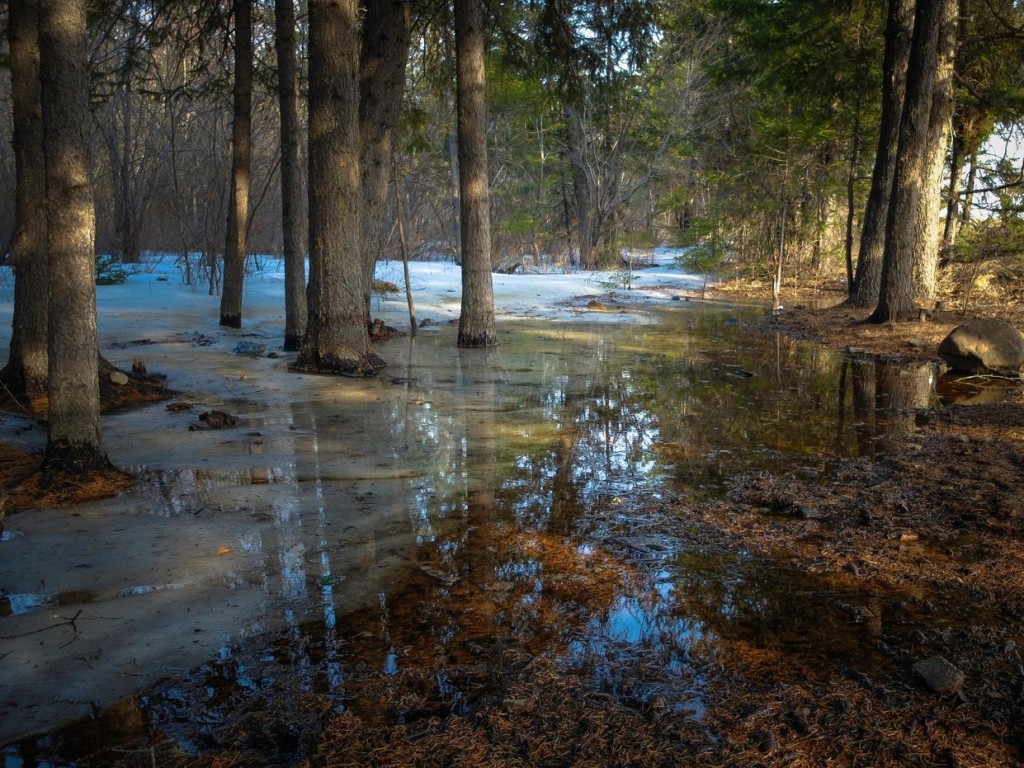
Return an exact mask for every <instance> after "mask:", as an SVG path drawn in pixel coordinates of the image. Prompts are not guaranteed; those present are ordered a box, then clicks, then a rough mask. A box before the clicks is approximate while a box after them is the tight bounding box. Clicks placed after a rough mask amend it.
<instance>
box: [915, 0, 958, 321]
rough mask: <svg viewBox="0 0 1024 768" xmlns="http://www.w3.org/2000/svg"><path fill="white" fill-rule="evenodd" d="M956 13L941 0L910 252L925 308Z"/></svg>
mask: <svg viewBox="0 0 1024 768" xmlns="http://www.w3.org/2000/svg"><path fill="white" fill-rule="evenodd" d="M958 14H959V0H951V1H950V2H945V3H944V5H943V7H942V18H941V19H940V21H939V24H940V26H939V34H938V39H937V40H936V46H937V48H936V62H935V86H934V89H933V91H932V105H931V112H930V114H929V117H928V144H927V150H926V151H927V153H928V157H927V158H926V160H925V169H926V173H927V178H926V180H925V186H924V189H923V190H922V192H921V206H920V208H919V209H918V216H919V217H920V222H919V224H918V227H919V229H920V232H921V235H920V242H919V244H918V246H917V248H916V250H915V252H914V253H915V260H914V296H915V298H916V299H917V300H918V301H920V302H922V303H923V304H925V305H926V306H928V307H931V306H932V305H933V304H934V303H935V270H936V267H937V266H938V262H939V246H940V242H941V237H940V223H941V220H940V217H939V214H940V212H941V210H942V179H943V174H944V172H945V170H946V149H947V147H948V146H949V136H950V127H951V124H952V119H953V90H954V85H953V81H954V64H955V60H956V48H957V40H958V37H959V36H958V31H959V23H958V18H957V17H958Z"/></svg>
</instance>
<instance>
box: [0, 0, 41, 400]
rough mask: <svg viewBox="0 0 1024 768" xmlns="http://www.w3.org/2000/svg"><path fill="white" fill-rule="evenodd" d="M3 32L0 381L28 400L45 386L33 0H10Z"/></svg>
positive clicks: (36, 25)
mask: <svg viewBox="0 0 1024 768" xmlns="http://www.w3.org/2000/svg"><path fill="white" fill-rule="evenodd" d="M8 7H9V8H10V21H9V26H8V34H9V39H10V55H11V91H12V93H11V96H12V101H13V112H14V158H15V168H16V170H15V174H16V182H15V185H16V187H15V233H14V319H13V326H12V329H11V348H10V357H9V358H8V360H7V365H6V366H5V367H4V369H3V371H0V381H2V382H3V384H4V386H5V387H7V389H8V390H10V392H11V394H13V395H14V396H15V397H17V398H24V399H26V400H28V401H32V400H35V399H37V398H40V397H42V396H43V395H44V394H45V391H46V377H47V348H46V345H47V341H46V328H47V326H46V315H47V296H46V289H47V285H46V216H41V215H40V211H42V210H43V209H44V208H45V205H46V166H45V160H44V156H43V106H42V101H41V99H40V80H39V3H38V0H25V2H16V3H10V5H9V6H8Z"/></svg>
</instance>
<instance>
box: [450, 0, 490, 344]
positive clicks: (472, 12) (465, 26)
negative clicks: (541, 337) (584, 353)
mask: <svg viewBox="0 0 1024 768" xmlns="http://www.w3.org/2000/svg"><path fill="white" fill-rule="evenodd" d="M455 59H456V62H457V64H458V76H457V78H456V92H457V98H458V127H459V200H460V211H461V221H462V229H461V231H462V315H461V317H460V318H459V339H458V345H459V346H460V347H489V346H493V345H494V344H497V342H498V334H497V331H496V330H495V327H494V287H493V284H492V282H491V215H490V194H489V189H488V186H489V180H488V177H487V135H486V120H487V115H486V108H485V91H486V83H485V80H486V74H485V71H484V34H483V11H482V8H481V5H480V0H455Z"/></svg>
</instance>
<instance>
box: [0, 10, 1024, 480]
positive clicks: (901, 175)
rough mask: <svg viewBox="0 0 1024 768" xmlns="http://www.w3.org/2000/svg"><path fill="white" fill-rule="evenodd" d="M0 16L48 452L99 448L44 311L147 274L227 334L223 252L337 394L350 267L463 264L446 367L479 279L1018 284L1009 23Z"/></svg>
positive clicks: (356, 346)
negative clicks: (118, 274) (259, 268)
mask: <svg viewBox="0 0 1024 768" xmlns="http://www.w3.org/2000/svg"><path fill="white" fill-rule="evenodd" d="M2 22H3V25H4V27H5V28H6V30H7V34H6V35H5V36H4V37H5V40H7V42H8V45H7V47H6V49H5V51H4V63H5V65H6V69H7V70H8V72H9V73H10V78H5V79H4V83H3V89H4V90H3V94H2V98H3V103H4V107H5V108H4V109H3V110H2V113H0V122H2V126H0V130H2V132H3V140H2V141H0V164H2V166H3V168H4V171H5V178H7V179H9V180H13V179H15V178H17V182H18V183H17V195H14V194H8V195H5V196H4V197H3V198H2V199H0V243H2V244H3V245H4V246H5V248H4V251H5V253H4V258H5V259H6V260H7V261H8V262H9V263H10V264H12V265H13V266H14V268H15V269H14V272H15V274H16V276H17V283H18V287H17V299H16V311H15V328H14V338H13V340H12V352H11V356H10V360H9V362H8V364H7V368H6V369H5V370H4V376H5V382H6V385H7V386H8V387H9V388H11V389H13V390H14V391H16V392H21V393H24V392H31V391H32V390H33V389H34V390H37V391H44V390H45V391H46V392H47V393H48V395H49V407H50V409H51V419H50V430H51V442H52V443H54V444H56V443H60V444H63V445H65V447H66V448H67V447H68V446H71V447H73V448H74V446H78V447H79V448H80V447H81V445H82V444H92V443H93V442H95V443H96V444H97V445H98V427H97V426H96V423H95V420H89V423H88V424H86V425H84V426H83V422H82V414H83V413H92V412H94V411H95V410H96V409H95V408H94V407H93V406H92V405H90V404H89V403H91V402H93V401H94V400H95V397H96V394H95V392H91V393H90V392H87V390H89V389H90V387H88V386H85V384H84V382H85V381H86V380H88V379H91V378H93V377H94V373H95V362H94V361H93V362H89V360H88V358H90V357H91V358H95V357H96V355H95V354H90V353H88V352H86V353H83V352H82V350H89V349H93V350H94V349H95V344H94V342H93V341H91V339H94V337H95V327H94V325H95V324H94V323H93V324H92V329H91V330H89V329H86V330H85V331H82V332H81V334H78V335H74V337H72V335H70V334H68V331H67V329H68V328H69V327H72V326H74V327H76V328H78V327H79V326H81V325H82V323H80V322H79V321H78V320H77V319H76V322H75V323H69V322H62V320H61V317H62V316H63V317H64V318H67V317H75V318H81V317H83V316H85V315H88V314H89V313H92V314H94V312H95V309H94V306H95V305H94V297H91V296H89V295H88V293H89V291H88V290H86V289H85V288H83V286H91V284H92V282H93V275H91V274H90V272H95V270H96V268H97V265H99V268H100V269H101V270H104V269H106V270H109V269H110V267H111V265H112V264H116V263H117V262H123V263H132V262H138V261H139V260H140V259H142V257H143V254H144V253H145V252H149V251H156V252H162V253H173V254H176V255H177V258H178V259H179V260H180V265H181V269H182V273H183V275H184V277H185V279H186V280H187V281H189V282H192V283H194V284H196V285H197V286H202V287H204V288H205V289H207V290H209V291H210V292H211V293H213V294H220V295H221V297H222V299H221V323H222V324H223V325H228V326H234V327H238V326H239V325H240V324H241V323H242V322H243V320H244V307H243V306H242V290H241V286H242V284H243V281H244V276H245V273H246V270H247V269H250V268H252V265H253V262H252V261H251V260H250V259H251V257H252V256H253V255H254V254H269V253H272V254H283V255H284V257H285V259H286V260H287V261H288V263H289V264H290V265H292V267H291V269H290V271H289V275H290V278H289V281H288V284H287V285H286V299H285V301H286V306H287V327H286V331H285V339H284V346H285V348H286V349H291V350H296V351H298V352H299V356H298V359H297V361H296V363H295V367H296V368H298V369H301V370H314V371H328V372H330V371H334V372H342V373H356V374H360V375H372V374H373V373H374V372H375V371H376V370H378V369H379V368H380V366H381V364H382V362H381V361H380V359H379V358H378V357H377V356H376V355H375V354H374V353H373V351H372V348H371V346H370V342H369V336H368V332H367V327H368V320H369V318H368V297H369V294H370V289H371V285H372V275H373V265H374V263H375V261H377V260H378V259H381V258H397V257H398V256H399V255H400V254H401V253H403V252H406V253H409V254H412V255H413V256H416V255H420V256H424V257H426V256H429V257H432V258H437V257H439V256H441V257H448V258H453V259H455V260H457V261H459V263H460V264H461V265H462V269H463V291H464V293H463V318H462V325H461V326H460V333H459V344H460V345H463V346H487V345H489V344H492V343H494V340H495V333H494V328H493V323H494V320H493V309H491V308H489V305H490V301H491V300H490V273H491V272H492V271H494V270H498V271H511V270H516V269H526V268H530V267H532V266H540V265H545V266H551V265H555V266H560V267H564V268H583V269H595V268H616V267H618V266H620V265H621V261H622V254H623V253H624V250H625V249H632V248H646V247H651V246H655V245H661V244H669V245H674V246H690V247H692V249H691V250H690V251H689V254H690V257H691V259H692V266H693V267H695V268H697V269H701V270H705V271H717V272H727V271H737V272H738V271H743V272H745V273H748V274H753V275H755V276H758V277H760V278H762V279H764V280H766V282H767V283H769V284H771V286H772V290H773V298H774V299H775V300H776V301H778V296H779V292H780V289H781V286H782V284H783V281H784V280H791V279H796V280H798V281H801V282H803V283H805V284H811V283H814V282H815V281H818V280H823V279H825V278H826V277H827V276H833V275H835V273H836V272H837V270H841V271H845V273H846V276H847V287H848V292H849V300H850V302H851V303H852V304H854V305H856V306H860V307H863V308H865V309H866V310H869V311H870V310H873V314H872V315H871V317H872V318H873V319H875V320H877V321H892V320H899V319H908V318H910V317H915V316H916V314H917V312H918V309H919V307H921V306H925V307H928V306H930V304H931V303H933V302H934V300H935V297H936V292H937V286H938V285H939V284H941V282H942V281H943V280H945V279H947V278H948V276H949V275H950V274H952V270H951V267H952V266H954V265H970V268H969V269H968V270H967V272H968V273H969V274H972V273H973V272H974V271H977V270H978V269H981V268H982V267H983V266H984V268H985V269H986V270H988V271H990V272H999V273H1000V274H1002V275H1009V276H1011V278H1012V277H1013V276H1014V275H1015V274H1016V269H1017V262H1018V260H1019V252H1020V249H1021V247H1022V246H1021V243H1022V238H1024V225H1022V221H1021V214H1022V210H1024V209H1022V196H1021V192H1022V189H1024V187H1022V170H1024V169H1022V167H1021V160H1020V157H1019V154H1020V153H1019V152H1017V151H1016V150H1017V148H1018V147H1019V145H1020V139H1021V129H1022V119H1024V115H1022V110H1024V90H1022V89H1021V83H1022V82H1024V44H1022V38H1024V7H1022V5H1021V3H1019V2H1016V1H1015V0H888V2H881V0H829V1H828V2H820V1H819V0H813V1H812V0H784V1H782V2H780V1H778V0H612V1H611V2H605V3H589V2H573V0H539V1H538V2H534V1H533V0H530V1H529V2H524V3H511V4H496V3H487V2H483V0H456V2H454V4H453V5H448V4H446V3H436V2H432V0H426V1H425V2H420V1H419V0H364V2H363V3H362V4H361V5H360V4H358V3H356V2H355V0H342V1H340V2H339V1H334V0H332V1H330V2H328V1H327V0H309V1H308V2H299V3H294V2H292V0H276V2H273V3H271V2H269V0H233V2H228V1H227V0H215V1H213V2H210V1H209V0H208V1H206V2H192V1H191V0H113V1H110V2H90V3H88V4H86V3H85V2H84V0H76V2H55V0H31V1H26V2H11V3H9V4H7V7H6V13H5V15H4V17H3V19H2ZM68 137H70V139H71V141H70V143H69V142H68V141H65V139H67V138H68ZM44 147H45V149H46V151H43V149H44ZM62 153H64V154H62ZM61 163H63V166H61ZM7 188H8V189H9V190H11V191H12V192H13V185H12V184H11V183H9V184H8V187H7ZM44 200H48V201H49V207H48V208H45V205H44ZM44 208H45V209H46V210H47V211H48V215H47V216H45V217H43V216H40V215H39V211H41V210H44ZM93 212H94V214H93ZM93 215H94V218H92V217H93ZM40 227H41V228H40ZM93 227H94V228H95V236H94V238H93V233H92V229H93ZM76 238H77V239H76ZM90 241H94V247H90V246H89V242H90ZM47 254H48V256H47ZM307 254H308V257H309V274H308V277H307V275H306V273H305V271H304V266H305V257H306V255H307ZM45 263H48V264H49V277H47V274H46V270H45V269H44V270H42V271H41V272H40V271H37V269H38V267H39V265H40V264H45ZM75 279H77V280H78V283H77V284H76V283H75ZM307 280H308V288H307ZM33 286H34V287H35V288H36V289H37V290H36V293H35V294H32V293H31V292H30V288H31V287H33ZM33 295H34V296H35V298H33ZM47 297H48V298H47ZM47 306H49V309H50V312H49V314H50V319H49V328H50V331H49V335H48V338H47V334H45V333H43V331H42V329H44V328H46V327H47V322H46V320H45V318H46V315H47ZM65 313H67V314H65ZM77 333H78V332H76V334H77ZM61 336H64V337H65V338H63V340H61V338H60V337H61ZM47 345H48V347H47ZM55 345H56V346H55ZM75 355H78V356H79V358H80V359H79V360H78V362H75V363H68V360H70V359H71V358H72V357H74V356H75ZM47 357H48V358H49V360H50V365H49V371H47ZM55 369H56V370H55ZM72 371H74V372H75V373H72ZM47 377H48V378H47ZM93 389H94V388H93ZM61 392H64V395H63V396H62V395H61V394H60V393H61ZM64 398H71V399H72V400H74V401H75V404H74V405H71V406H67V414H68V419H70V420H72V421H75V422H76V423H77V426H76V427H75V428H74V429H72V430H71V431H69V432H66V433H64V432H61V426H60V425H61V424H62V419H61V418H59V417H58V418H54V417H53V415H54V411H53V409H55V408H56V409H58V411H59V409H61V408H62V407H65V406H62V403H63V402H64ZM64 453H66V451H65V452H64ZM71 453H72V454H73V455H74V456H75V457H77V458H76V461H80V463H82V464H83V465H85V466H93V465H95V464H96V461H95V457H93V458H92V459H88V458H85V459H83V457H82V456H81V455H80V453H81V452H80V451H79V450H78V448H74V450H72V451H71ZM86 453H87V454H88V453H89V452H88V451H87V452H86ZM54 455H55V456H57V457H58V458H59V459H60V463H64V464H66V463H67V456H66V455H62V454H60V452H57V453H56V454H54Z"/></svg>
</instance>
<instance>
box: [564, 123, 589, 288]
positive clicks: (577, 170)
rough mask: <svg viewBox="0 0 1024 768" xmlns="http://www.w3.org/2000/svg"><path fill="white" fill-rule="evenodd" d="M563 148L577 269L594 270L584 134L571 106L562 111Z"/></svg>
mask: <svg viewBox="0 0 1024 768" xmlns="http://www.w3.org/2000/svg"><path fill="white" fill-rule="evenodd" d="M565 117H566V145H567V150H568V153H569V167H570V168H571V169H572V191H573V203H574V210H575V213H576V237H577V239H578V244H579V265H580V268H581V269H597V258H596V257H595V254H594V248H595V242H594V241H595V239H596V238H595V230H596V227H595V223H594V207H595V205H594V193H593V185H592V184H591V183H590V175H589V173H588V171H587V159H586V133H585V131H584V129H583V120H582V118H581V117H580V114H579V110H577V109H576V107H574V106H572V105H567V106H566V108H565Z"/></svg>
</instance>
